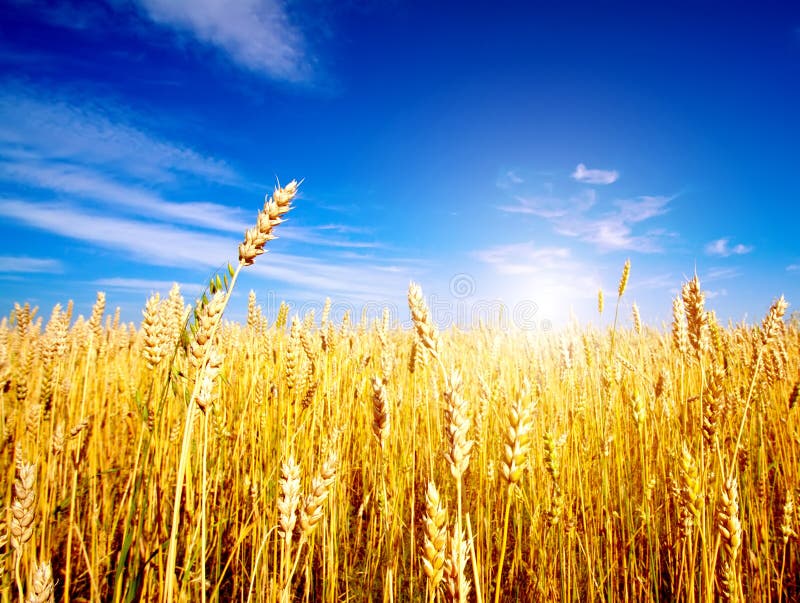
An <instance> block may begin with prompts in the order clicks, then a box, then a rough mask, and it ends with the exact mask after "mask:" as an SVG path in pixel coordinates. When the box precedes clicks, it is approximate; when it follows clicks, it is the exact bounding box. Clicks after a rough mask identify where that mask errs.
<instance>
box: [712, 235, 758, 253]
mask: <svg viewBox="0 0 800 603" xmlns="http://www.w3.org/2000/svg"><path fill="white" fill-rule="evenodd" d="M730 242H731V240H730V239H729V238H722V239H717V240H716V241H711V242H710V243H708V244H706V247H705V250H706V253H707V254H708V255H716V256H719V257H723V258H726V257H728V256H731V255H745V254H747V253H750V252H751V251H753V249H754V247H753V246H752V245H742V244H741V243H739V244H737V245H734V246H733V247H731V246H730Z"/></svg>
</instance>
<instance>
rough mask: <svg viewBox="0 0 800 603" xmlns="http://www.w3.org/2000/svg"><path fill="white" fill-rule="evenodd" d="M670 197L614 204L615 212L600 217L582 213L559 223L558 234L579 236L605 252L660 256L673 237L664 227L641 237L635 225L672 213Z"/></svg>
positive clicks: (560, 220)
mask: <svg viewBox="0 0 800 603" xmlns="http://www.w3.org/2000/svg"><path fill="white" fill-rule="evenodd" d="M670 201H671V199H670V198H669V197H658V196H657V197H653V196H644V197H639V198H637V199H625V200H619V201H615V202H614V204H613V205H614V209H612V210H611V211H608V212H605V213H604V214H601V215H600V216H597V217H592V216H588V215H585V214H578V215H574V216H565V217H564V218H563V219H559V220H557V221H555V224H554V226H555V231H556V232H557V233H559V234H561V235H564V236H569V237H577V238H579V239H580V240H582V241H586V242H588V243H593V244H594V245H596V246H597V247H598V248H599V249H601V250H605V251H613V250H631V251H638V252H640V253H656V252H659V251H661V250H662V241H663V240H664V239H665V238H668V237H671V236H673V235H672V233H670V232H668V231H667V230H665V229H662V228H654V229H650V230H647V231H645V232H644V233H641V234H635V233H634V226H636V225H638V224H640V223H641V222H644V221H646V220H650V219H651V218H654V217H656V216H660V215H662V214H665V213H666V212H667V211H668V208H667V205H668V204H669V202H670Z"/></svg>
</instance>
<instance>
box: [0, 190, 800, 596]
mask: <svg viewBox="0 0 800 603" xmlns="http://www.w3.org/2000/svg"><path fill="white" fill-rule="evenodd" d="M296 189H297V185H296V183H294V182H293V183H290V184H289V185H287V186H286V187H285V188H278V189H276V190H275V192H274V194H273V196H272V197H271V199H269V200H268V202H267V203H266V204H265V205H264V208H263V209H262V211H261V212H260V213H259V215H258V220H257V223H256V225H255V226H254V227H253V228H252V229H251V230H249V231H248V232H247V233H246V235H245V238H244V241H243V242H242V244H241V245H240V247H239V260H238V263H237V264H235V265H233V266H230V267H229V270H227V271H226V272H224V273H221V274H219V275H215V276H214V277H213V278H212V279H211V283H210V284H209V286H208V290H207V294H206V295H204V296H203V298H202V299H200V300H198V301H197V303H193V304H192V305H191V307H190V306H188V305H187V304H186V302H185V300H184V299H183V297H182V295H181V292H180V290H179V289H178V288H177V287H175V288H173V290H172V291H171V292H170V293H169V295H168V296H165V297H163V298H160V297H159V296H158V295H154V296H153V297H151V298H150V299H149V300H146V304H145V300H142V302H143V318H142V320H141V323H140V324H121V323H120V321H119V315H116V316H114V314H113V313H112V312H109V313H106V308H105V297H104V295H103V294H102V293H101V294H98V296H97V302H96V304H95V307H94V311H93V312H92V314H91V316H90V317H89V318H88V319H83V318H82V317H74V316H73V315H72V305H71V304H65V305H64V306H63V307H62V306H56V307H55V308H53V309H52V312H51V313H50V315H49V317H47V316H45V315H44V313H45V312H46V310H41V311H37V309H35V308H31V307H30V306H29V305H27V304H25V305H22V304H18V305H16V306H15V307H14V308H13V309H12V310H11V311H10V314H9V315H8V316H7V317H6V318H4V319H3V320H2V324H1V325H0V385H1V387H2V393H0V423H1V424H2V443H1V444H0V446H1V448H0V450H1V451H2V453H1V454H0V473H2V476H3V482H2V484H3V487H2V492H3V496H4V500H3V504H4V507H5V508H6V515H5V520H6V524H5V528H4V529H3V530H2V532H0V534H1V536H0V538H1V540H0V592H2V601H3V602H11V601H32V602H33V601H37V602H38V601H53V600H58V601H62V600H63V601H115V602H116V601H168V602H171V601H201V602H204V603H205V602H206V601H209V602H212V601H241V602H249V601H253V602H261V601H268V602H273V601H279V602H289V601H430V602H434V601H494V602H498V601H600V600H603V601H689V602H693V601H718V600H729V601H790V600H798V599H799V598H800V578H798V576H800V558H798V546H800V539H799V538H798V519H800V518H799V517H798V512H797V508H798V505H800V498H799V496H800V461H799V460H798V458H799V455H798V453H799V452H800V437H799V436H798V434H799V432H798V425H799V424H800V419H799V418H798V412H800V409H798V408H797V406H798V397H799V392H798V389H799V388H800V382H799V381H798V379H799V378H800V329H798V325H797V324H793V323H791V322H790V321H788V319H787V318H785V317H784V314H785V313H786V310H787V302H786V301H785V300H783V298H779V297H777V295H778V294H779V293H780V292H776V299H774V300H770V299H765V300H764V318H763V321H761V322H760V323H758V324H755V325H744V324H742V325H728V326H722V325H720V324H718V321H717V319H716V317H715V315H714V313H713V312H712V311H710V309H709V308H706V306H705V299H704V294H703V291H702V288H701V284H700V283H699V282H698V280H697V278H694V279H692V280H690V281H688V282H686V283H683V284H681V283H676V287H680V288H681V292H680V294H679V295H678V296H677V298H676V299H675V300H674V305H673V308H674V312H673V316H674V318H673V323H672V325H671V328H670V326H669V325H667V327H666V329H662V328H658V329H656V328H652V327H649V326H647V325H643V324H641V322H640V320H639V317H638V313H637V312H634V315H633V316H631V317H628V316H626V317H624V320H623V317H622V316H621V315H620V316H618V317H617V318H618V320H617V319H615V320H614V323H613V326H612V327H608V328H605V327H604V328H599V327H590V326H587V327H579V326H577V325H576V324H573V325H569V326H567V327H565V328H563V329H561V330H560V331H557V332H551V333H543V332H537V333H529V332H516V331H513V330H508V329H500V328H498V327H492V326H490V325H482V326H480V327H479V328H475V329H472V330H459V329H455V328H451V329H448V330H443V331H440V330H439V329H438V328H437V326H436V325H435V324H434V322H433V321H432V319H431V315H430V312H429V310H428V308H427V306H426V301H425V297H424V295H423V292H422V291H421V290H420V288H419V287H418V286H416V285H414V284H412V285H411V286H410V287H409V290H408V303H409V307H408V317H409V318H410V319H411V320H412V321H413V329H401V328H399V327H396V326H394V325H392V324H390V321H389V318H388V314H387V315H386V316H385V318H384V319H378V320H372V321H368V320H366V319H362V320H361V321H358V318H357V317H350V316H346V317H345V318H344V319H343V320H341V321H339V322H338V323H337V324H334V322H333V321H332V320H331V319H330V316H329V308H330V304H326V306H325V309H324V310H323V311H322V312H321V313H320V314H319V315H314V313H312V312H310V313H308V314H306V315H305V316H295V315H292V314H291V312H290V311H289V308H288V306H285V305H283V306H282V307H281V310H280V312H279V313H278V315H277V316H276V317H274V318H273V319H272V320H268V319H267V317H265V316H264V315H263V314H262V311H261V309H260V308H259V306H258V300H257V299H256V298H255V295H254V294H251V296H250V309H249V313H248V317H247V322H246V324H234V323H230V322H228V321H226V320H224V318H223V313H224V310H225V307H226V305H227V302H228V299H229V297H230V295H231V293H232V291H233V290H234V288H235V287H236V286H237V285H239V286H245V287H246V285H245V284H243V283H242V282H241V281H239V279H240V278H246V277H245V275H246V273H247V267H248V266H249V265H250V264H252V263H254V262H262V261H269V259H270V258H269V256H264V257H263V258H258V256H259V255H260V254H261V253H262V252H263V251H264V248H265V245H266V244H267V243H268V241H269V240H270V239H272V238H273V237H274V234H273V229H274V228H275V227H277V226H278V225H279V224H280V223H281V221H282V219H283V218H282V216H283V215H284V214H285V213H286V212H288V211H289V210H290V209H291V207H292V206H291V203H292V199H293V197H294V194H295V192H296ZM231 251H232V254H233V252H234V251H235V250H231ZM221 261H224V258H221ZM629 271H630V264H626V265H625V267H624V268H622V274H621V278H620V282H619V286H618V289H617V290H616V291H610V292H606V303H605V305H606V306H607V307H606V308H604V309H602V308H601V309H600V310H601V311H603V312H610V313H612V315H613V314H614V313H616V312H617V311H618V310H619V300H620V298H623V297H624V295H625V289H626V285H627V281H628V278H629ZM631 278H634V277H633V275H631ZM601 304H602V302H601ZM770 304H771V305H770ZM629 325H632V326H629Z"/></svg>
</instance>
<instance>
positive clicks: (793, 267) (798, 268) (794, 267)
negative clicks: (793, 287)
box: [786, 264, 800, 272]
mask: <svg viewBox="0 0 800 603" xmlns="http://www.w3.org/2000/svg"><path fill="white" fill-rule="evenodd" d="M786 270H787V271H788V272H800V264H789V265H788V266H786Z"/></svg>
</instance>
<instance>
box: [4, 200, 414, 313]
mask: <svg viewBox="0 0 800 603" xmlns="http://www.w3.org/2000/svg"><path fill="white" fill-rule="evenodd" d="M0 216H2V217H4V218H6V219H10V220H14V221H16V222H19V223H22V224H26V225H28V226H31V227H34V228H38V229H41V230H44V231H47V232H50V233H53V234H55V235H58V236H62V237H68V238H72V239H77V240H80V241H84V242H87V243H91V244H93V245H97V246H100V247H103V248H105V249H109V250H112V251H114V252H116V254H118V256H119V257H120V258H122V257H125V258H127V259H128V260H134V261H138V262H140V263H143V264H148V265H152V266H168V267H175V268H182V269H184V270H193V269H197V268H200V269H209V268H212V269H215V268H218V267H219V266H220V265H223V263H224V262H225V261H227V260H230V261H235V259H236V249H237V245H238V244H239V241H240V237H226V236H221V235H215V234H209V233H204V232H196V231H192V230H189V229H187V228H179V227H175V226H172V225H169V224H158V223H151V222H144V221H138V220H133V219H129V218H118V217H109V216H101V215H97V214H94V213H90V212H87V211H85V210H83V209H80V208H77V207H74V206H72V205H69V204H63V203H31V202H28V201H23V200H18V199H0ZM278 234H279V235H280V230H279V231H278ZM398 262H399V264H398ZM410 264H411V262H405V261H398V259H397V258H389V259H386V260H383V261H379V260H373V259H364V260H361V261H360V260H353V261H351V262H350V263H347V264H343V263H342V262H341V260H340V259H336V260H328V259H325V258H323V257H319V256H314V257H307V256H299V255H289V254H286V253H276V252H272V251H271V250H268V253H267V254H266V255H264V256H262V257H261V258H259V260H258V262H257V263H256V265H255V266H254V267H253V268H250V269H248V272H249V273H251V274H256V275H261V276H263V277H265V278H269V279H271V280H276V281H280V282H283V283H289V284H291V285H296V286H301V287H304V288H305V289H306V291H307V292H314V293H316V294H317V295H323V294H326V293H329V292H330V293H340V294H342V295H344V296H346V297H348V298H349V299H361V300H365V301H380V300H383V299H386V297H387V296H390V297H391V296H393V297H397V292H401V293H402V292H404V291H405V290H406V287H407V286H408V281H409V280H410V278H411V276H412V267H411V265H410ZM403 268H405V269H403Z"/></svg>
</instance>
